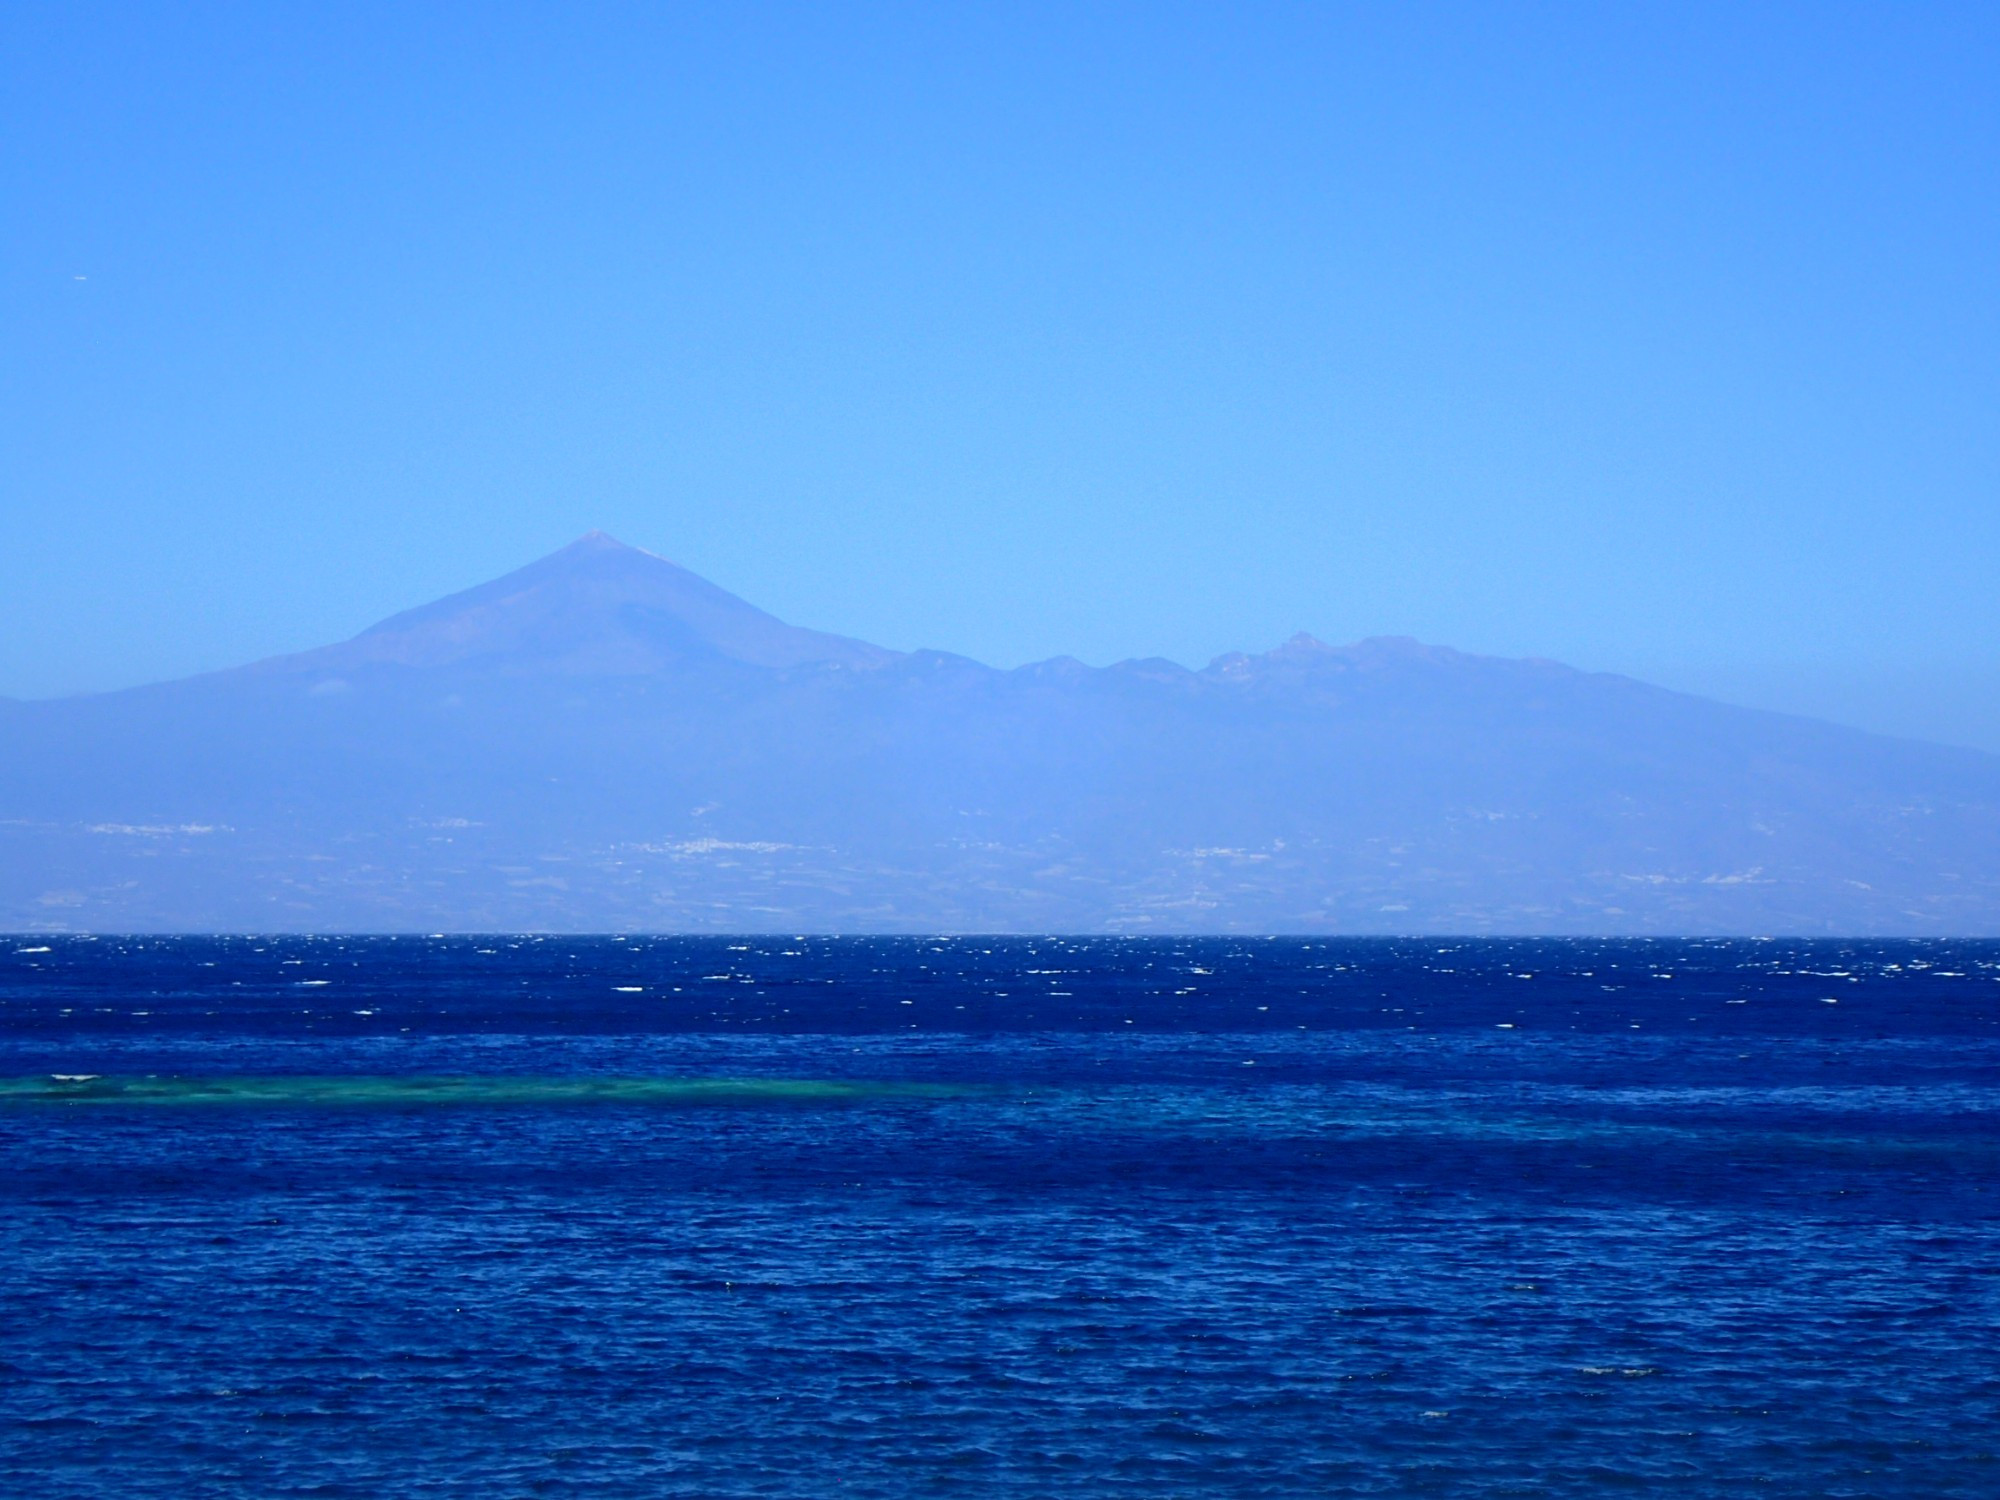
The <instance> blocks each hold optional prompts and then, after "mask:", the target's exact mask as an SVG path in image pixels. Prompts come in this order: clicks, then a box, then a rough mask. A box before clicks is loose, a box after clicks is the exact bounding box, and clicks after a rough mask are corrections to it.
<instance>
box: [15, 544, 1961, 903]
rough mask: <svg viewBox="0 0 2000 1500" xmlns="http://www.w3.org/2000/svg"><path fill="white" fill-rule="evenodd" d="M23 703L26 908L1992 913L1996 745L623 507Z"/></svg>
mask: <svg viewBox="0 0 2000 1500" xmlns="http://www.w3.org/2000/svg"><path fill="white" fill-rule="evenodd" d="M0 707H4V708H5V720H6V723H5V733H4V734H0V928H4V927H13V928H16V929H19V930H51V929H55V928H75V927H79V926H84V927H91V928H94V929H97V930H111V929H122V930H133V931H141V930H222V929H232V928H233V929H253V930H254V929H262V930H269V929H271V928H273V927H290V928H297V929H301V930H349V931H353V930H417V929H422V930H441V929H448V928H457V929H474V928H484V929H500V930H550V929H567V930H641V929H644V930H705V931H713V930H743V931H750V930H801V931H804V930H825V931H947V930H949V931H969V930H987V931H1050V930H1068V931H1289V932H1314V931H1322V932H1365V931H1383V932H1389V931H1438V932H1443V931H1456V932H1498V931H1508V932H1524V933H1526V932H1605V933H1630V932H1661V933H1666V932H1675V933H1689V932H1731V933H1753V932H1798V933H1829V932H1849V933H1869V932H1885V933H1886V932H1902V933H1922V932H1939V933H1947V932H1948V933H1953V934H1958V935H1967V934H1973V935H1976V934H1979V933H1987V932H1992V933H1996V934H2000V757H1994V756H1989V755H1985V754H1983V753H1982V752H1978V751H1971V750H1959V749H1956V748H1953V747H1943V746H1930V745H1926V744H1923V743H1922V742H1917V741H1905V740H1895V739H1890V738H1887V737H1883V736H1874V735H1868V734H1865V733H1864V732H1862V731H1859V730H1850V729H1845V728H1842V727H1840V726H1837V725H1829V724H1823V723H1820V722H1818V721H1814V720H1809V719H1800V718H1795V717H1792V716H1787V715H1780V714H1772V713H1766V712H1764V711H1760V710H1753V709H1743V708H1735V707H1731V706H1728V705H1722V704H1715V703H1711V702H1709V701H1707V700H1705V699H1701V698H1697V697H1693V696H1691V695H1687V694H1679V693H1674V692H1672V691H1670V690H1668V689H1664V688H1658V687H1654V686H1652V685H1650V684H1646V683H1643V682H1640V681H1638V680H1636V679H1632V678H1628V677H1621V676H1617V675H1615V674H1608V673H1587V672H1581V671H1578V670H1577V669H1574V668H1571V667H1567V666H1564V665H1562V664H1560V663H1555V662H1549V661H1546V660H1537V659H1512V658H1500V657H1485V656H1477V655H1472V654H1469V653H1465V652H1459V651H1456V650H1453V649H1451V648H1449V647H1441V646H1432V645H1427V644H1425V643H1422V642H1418V641H1414V640H1411V639H1409V638H1406V637H1375V638H1370V639H1367V640H1363V641H1359V642H1355V643H1352V644H1350V645H1347V646H1331V645H1328V644H1326V643H1325V642H1322V641H1319V640H1317V639H1315V638H1313V637H1311V636H1309V635H1306V634H1304V633H1299V634H1297V635H1294V636H1292V637H1291V638H1290V639H1288V640H1286V641H1284V642H1282V643H1280V644H1279V645H1277V646H1275V647H1273V648H1271V649H1270V650H1268V651H1264V652H1260V653H1254V654H1252V653H1245V652H1229V653H1224V654H1223V655H1221V656H1218V657H1216V658H1215V659H1214V660H1213V661H1211V662H1210V663H1209V664H1208V665H1207V666H1205V667H1202V668H1190V667H1186V666H1183V665H1181V664H1179V663H1174V662H1169V661H1165V660H1162V659H1158V658H1137V659H1133V660H1129V661H1124V662H1117V663H1113V664H1111V665H1109V666H1105V667H1092V666H1088V665H1086V664H1084V663H1082V662H1080V661H1077V660H1075V659H1074V658H1064V657H1056V658H1050V659H1049V660H1047V661H1044V662H1036V663H1028V664H1026V665H1024V666H1021V667H1015V668H1012V669H1001V668H996V667H990V666H986V665H984V664H982V663H979V662H976V661H973V660H971V659H969V658H965V657H961V656H955V655H953V654H951V653H947V652H938V651H921V650H920V651H908V652H898V651H890V650H887V649H885V648H881V647H877V646H873V645H870V644H869V643H867V642H863V641H856V640H853V639H851V638H848V637H844V636H839V635H833V634H829V633H825V632H818V631H810V630H804V629H801V628H800V627H796V626H792V625H789V624H787V623H786V622H784V621H782V620H780V619H778V618H777V617H775V616H773V615H770V614H768V613H767V612H765V611H763V610H761V609H759V608H757V607H756V606H755V605H752V604H750V603H748V602H747V601H745V600H742V599H740V598H738V597H737V596H735V595H733V594H730V593H728V592H727V591H726V590H723V589H720V588H718V587H717V586H715V585H714V584H711V583H709V582H708V581H706V580H704V579H701V578H700V577H698V576H697V575H695V574H693V573H691V572H689V571H688V570H686V569H683V568H680V567H679V566H678V565H676V564H674V563H672V562H669V561H668V560H666V559H664V558H660V557H656V556H654V555H652V554H650V553H645V552H642V551H640V550H639V549H636V548H630V547H627V546H625V545H624V544H623V543H619V542H617V541H616V540H615V539H613V538H610V537H608V536H605V535H603V534H602V533H593V534H591V535H589V536H586V537H583V538H580V539H579V540H578V541H577V542H575V543H572V544H571V545H570V546H569V547H566V548H563V549H561V550H560V551H558V552H556V553H553V554H551V555H550V556H548V557H545V558H542V559H538V560H537V561H535V562H532V563H530V564H528V565H527V566H525V567H523V568H520V569H516V570H514V571H513V572H511V573H509V574H506V575H504V576H502V577H501V578H497V579H494V580H491V581H490V582H488V583H485V584H481V585H478V586H476V587H474V588H471V589H466V590H462V591H459V592H458V593H455V594H452V595H448V596H446V597H444V598H442V599H439V600H436V601H433V602H432V603H430V604H427V605H422V606H419V607H417V608H415V609H412V610H406V611H402V612H400V613H398V614H396V615H392V616H390V617H388V618H387V619H385V620H383V621H380V622H378V623H377V624H375V625H372V626H370V627H369V628H368V629H366V630H364V631H362V632H360V633H359V634H357V635H355V636H353V637H351V638H349V639H348V640H346V641H343V642H338V643H335V644H333V645H331V646H327V647H321V648H317V649H315V650H311V651H305V652H299V653H294V654H291V655H288V656H280V657H273V658H267V659H265V660H263V661H260V662H254V663H250V664H248V665H246V666H243V667H237V668H231V669H226V670H224V671H221V672H215V673H209V674H204V675H202V676H200V677H196V678H188V679H181V680H179V681H177V682H170V683H162V684H154V685H151V686H149V687H145V688H133V689H125V690H121V691H120V692H116V693H109V694H96V695H87V696H80V697H76V698H68V699H53V700H39V701H34V702H27V703H20V702H15V703H8V704H4V705H0Z"/></svg>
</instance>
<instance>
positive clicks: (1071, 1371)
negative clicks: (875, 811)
mask: <svg viewBox="0 0 2000 1500" xmlns="http://www.w3.org/2000/svg"><path fill="white" fill-rule="evenodd" d="M0 1142H4V1166H5V1170H4V1175H0V1493H4V1494H7V1495H19V1496H33V1497H36V1500H59V1497H71V1496H74V1497H84V1496H88V1497H91V1500H102V1497H107V1496H116V1497H125V1500H132V1497H138V1500H151V1497H161V1500H165V1497H174V1500H196V1497H207V1496H230V1497H235V1496H253V1497H276V1496H325V1497H333V1496H354V1497H370V1500H373V1497H385V1496H441V1497H442V1496H451V1497H461V1496H463V1497H479V1500H504V1497H510V1496H531V1495H548V1496H568V1495H576V1496H605V1497H612V1496H620V1497H622V1496H689V1497H694V1496H701V1497H734V1496H744V1497H748V1496H781V1497H815V1500H818V1497H829V1496H874V1497H884V1500H888V1497H898V1500H900V1497H906V1496H907V1497H914V1496H920V1495H921V1496H934V1495H946V1496H949V1495H964V1496H968V1497H972V1496H995V1497H998V1496H1007V1497H1015V1496H1021V1497H1029V1496H1032V1497H1044V1496H1047V1497H1086V1496H1088V1497H1098V1496H1124V1495H1130V1496H1146V1497H1164V1496H1189V1497H1196V1496H1274V1497H1275V1496H1285V1497H1292V1496H1300V1497H1304V1496H1313V1497H1323V1496H1378V1495H1379V1496H1389V1495H1397V1496H1400V1495H1439V1496H1535V1497H1551V1496H1556V1497H1560V1496H1584V1495H1591V1496H1596V1495H1611V1494H1616V1495H1636V1494H1643V1495H1649V1496H1650V1495H1656V1494H1664V1495H1678V1496H1689V1497H1697V1496H1698V1497H1718V1500H1720V1497H1729V1500H1740V1497H1744V1496H1812V1497H1832V1496H1912V1497H1916V1496H1922V1497H1932V1500H1941V1497H1954V1496H1965V1497H1982V1500H1991V1497H1996V1496H2000V944H1994V943H1954V942H1907V943H1899V942H1870V943H1815V942H1797V941H1764V942H1487V941H1479V942H1469V941H1446V940H1435V939H1433V940H1415V939H1410V940H1395V941H1348V942H1307V941H1287V940H1270V941H1247V940H1221V939H1218V940H1203V941H1166V940H1159V941H1122V940H1110V939H1076V940H1061V939H1042V940H1025V939H1004V940H1003V939H976V938H974V939H952V940H893V941H891V940H831V939H824V938H811V939H808V938H801V939H796V940H774V939H766V938H756V939H734V940H728V939H715V940H707V939H702V940H690V939H653V938H648V939H629V940H618V939H608V938H607V939H595V938H593V939H576V938H432V939H423V938H402V939H388V938H377V939H355V938H320V939H306V938H231V939H109V938H105V939H97V940H89V939H82V938H68V937H61V938H58V937H46V938H32V937H31V938H14V939H9V940H5V941H0Z"/></svg>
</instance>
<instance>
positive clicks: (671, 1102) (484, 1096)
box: [0, 1073, 970, 1108]
mask: <svg viewBox="0 0 2000 1500" xmlns="http://www.w3.org/2000/svg"><path fill="white" fill-rule="evenodd" d="M968 1092H970V1091H969V1090H967V1089H965V1088H960V1087H952V1086H949V1085H943V1084H924V1083H876V1082H866V1081H862V1082H855V1081H846V1080H841V1081H835V1080H823V1079H812V1078H588V1077H586V1078H576V1077H567V1078H551V1077H533V1076H529V1077H509V1076H505V1075H499V1076H485V1077H479V1076H474V1077H457V1078H400V1077H385V1076H381V1075H355V1074H318V1075H296V1076H288V1075H278V1076H266V1077H216V1078H171V1077H169V1078H158V1077H143V1078H118V1077H109V1076H104V1075H99V1074H92V1073H52V1074H43V1075H41V1076H39V1077H29V1078H6V1079H0V1106H4V1105H56V1106H89V1105H161V1106H173V1105H228V1106H237V1107H245V1108H301V1107H311V1108H317V1107H322V1106H360V1107H380V1106H393V1107H401V1106H416V1105H457V1106H478V1107H482V1108H492V1107H498V1106H508V1105H554V1104H568V1105H653V1106H666V1107H679V1108H691V1107H702V1106H739V1107H740V1106H758V1105H766V1106H779V1105H785V1106H798V1105H806V1106H812V1105H819V1106H829V1105H854V1104H872V1103H887V1102H912V1101H925V1100H938V1099H946V1098H953V1097H957V1096H960V1095H963V1094H966V1093H968Z"/></svg>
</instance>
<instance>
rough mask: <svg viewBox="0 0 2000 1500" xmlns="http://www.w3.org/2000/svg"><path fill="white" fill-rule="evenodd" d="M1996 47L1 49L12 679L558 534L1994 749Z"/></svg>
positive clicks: (853, 588) (1608, 32)
mask: <svg viewBox="0 0 2000 1500" xmlns="http://www.w3.org/2000/svg"><path fill="white" fill-rule="evenodd" d="M1996 166H2000V6H1995V5H1993V4H1991V3H1990V0H1989V3H1982V4H1976V5H1965V6H1953V5H1948V4H1923V5H1907V4H1901V3H1897V4H1882V5H1878V6H1842V5H1835V4H1805V5H1798V6H1766V5H1756V4H1742V3H1730V4H1717V5H1701V4H1692V3H1683V4H1674V5H1659V6H1649V5H1640V4H1626V3H1605V4H1601V5H1581V4H1578V5H1535V4H1505V5H1501V4H1492V3H1482V4H1476V5H1462V6H1460V5H1435V4H1410V5H1404V4H1397V5H1390V4H1382V5H1365V6H1317V5H1316V6H1257V5H1243V4H1228V5H1223V4H1215V5H1208V6H1189V5H1172V4H1162V3H1147V4H1134V5H1130V6H1102V5H1087V4H1071V3H1065V4H1060V5H1052V6H1048V7H1036V6H1032V5H1028V4H1022V3H1010V4H1004V5H995V6H990V7H981V6H973V5H948V6H947V5H936V4H921V5H910V6H877V5H839V4H833V5H825V4H822V5H807V6H799V7H796V8H794V7H781V6H757V5H714V6H705V7H673V6H665V5H652V4H648V5H633V6H623V5H612V4H575V3H563V4H547V5H508V4H478V5H463V6H459V5H448V4H427V3H416V4H410V3H396V4H384V5H363V4H341V5H332V6H328V5H308V4H297V5H283V4H273V3H259V4H246V5H203V4H187V5H180V4H176V5H159V4H152V3H147V4H134V5H101V4H91V3H64V4H41V3H34V0H16V3H13V4H10V5H8V6H6V7H4V9H0V543H4V545H0V693H7V694H13V695H17V696H43V695H51V694H56V693H63V692H70V691H78V690H85V689H96V688H103V687H109V686H117V685H122V684H127V683H133V682H139V681H145V680H149V679H157V678H161V677H167V676H174V675H179V674H182V673H186V672H191V671H196V670H200V669H205V668H211V667H217V666H223V665H228V664H232V663H235V662H238V661H242V660H247V659H250V658H253V657H256V656H261V655H265V654H269V653H272V652H276V651H281V650H290V649H296V648H301V647H305V646H309V645H315V644H319V643H322V642H325V641H328V640H332V639H335V638H338V637H342V636H345V635H348V634H351V633H353V632H354V631H355V630H357V629H359V628H361V627H362V626H364V625H366V624H368V623H369V622H371V621H372V620H374V619H376V618H378V617H380V616H382V615H385V614H388V613H390V612H392V611H394V610H396V609H399V608H402V607H404V606H407V605H410V604H413V603H417V602H420V601H422V600H425V599H427V598H430V597H432V596H435V595H438V594H442V593H445V592H447V591H449V590H452V589H456V588H460V587H464V586H466V585H469V584H471V583H474V582H477V581H480V580H482V579H484V578H486V577H489V576H491V575H494V574H497V573H499V572H502V571H504V570H506V569H508V568H510V567H513V566H516V565H518V564H520V563H522V562H525V561H527V560H529V559H531V558H533V557H535V556H536V555H538V554H540V553H542V552H545V551H548V550H550V549H552V548H554V547H556V546H558V545H560V544H562V543H563V542H565V541H568V540H569V539H570V538H572V537H573V536H575V535H576V534H578V533H580V532H583V531H585V530H588V529H590V528H592V527H603V528H605V529H607V530H609V531H612V532H613V533H615V534H617V535H619V536H621V537H623V538H624V539H626V540H628V541H631V542H633V543H635V544H638V545H641V546H645V547H648V548H651V549H652V550H655V551H658V552H661V553H664V554H666V555H667V556H670V557H672V558H674V559H675V560H677V561H679V562H682V563H684V564H686V565H687V566H689V567H692V568H694V569H696V570H697V571H699V572H701V573H703V574H705V575H707V576H709V577H711V578H713V579H715V580H716V581H717V582H719V583H721V584H723V585H724V586H726V587H728V588H731V589H734V590H736V591H737V592H739V593H741V594H744V595H745V596H747V597H749V598H750V599H752V600H754V601H756V602H757V603H759V604H762V605H764V606H765V607H767V608H769V609H771V610H773V611H774V612H776V613H778V614H781V615H783V616H785V617H787V618H789V619H792V620H796V621H798V622H800V623H803V624H808V625H814V626H818V627H822V628H827V629H835V630H840V631H844V632H847V633H850V634H855V635H860V636H865V637H868V638H870V639H872V640H877V641H880V642H882V643H884V644H887V645H892V646H902V647H909V646H919V645H928V646H935V647H940V648H944V649H949V650H954V651H960V652H964V653H966V654H968V655H971V656H976V657H979V658H981V659H984V660H987V661H992V662H995V663H998V664H1002V665H1012V664H1016V663H1019V662H1023V661H1027V660H1031V659H1035V658H1038V657H1044V656H1049V655H1053V654H1056V653H1061V652H1067V653H1072V654H1075V655H1078V656H1081V657H1083V658H1084V659H1085V660H1088V661H1092V662H1106V661H1110V660H1113V659H1116V658H1118V657H1122V656H1130V655H1154V654H1158V655H1166V656H1171V657H1175V658H1177V659H1180V660H1183V661H1186V662H1189V663H1193V664H1199V663H1201V662H1204V661H1206V660H1207V659H1208V658H1209V657H1211V656H1213V655H1214V654H1216V653H1218V652H1221V651H1224V650H1230V649H1235V648H1252V649H1255V648H1261V647H1264V646H1268V645H1271V644H1273V643H1275V642H1276V641H1278V640H1279V639H1281V638H1282V637H1284V636H1286V635H1288V634H1290V633H1291V632H1292V631H1294V630H1300V629H1304V630H1310V631H1312V632H1313V633H1315V634H1317V635H1320V636H1323V637H1326V638H1328V639H1331V640H1343V639H1351V638H1354V637H1358V636H1362V635H1371V634H1412V635H1417V636H1421V637H1424V638H1426V639H1428V640H1433V641H1440V642H1445V643H1448V644H1452V645H1456V646H1460V647H1462V648H1465V649H1469V650H1478V651H1490V652H1499V653H1506V654H1522V655H1540V656H1552V657H1557V658H1560V659H1563V660H1567V661H1571V662H1574V663H1577V664H1579V665H1583V666H1589V667H1594V668H1605V669H1612V670H1619V671H1626V672H1630V673H1633V674H1636V675H1640V676H1644V677H1649V678H1652V679H1654V680H1658V681H1664V682H1667V683H1670V684H1672V685H1676V686H1684V687H1690V688H1695V689H1699V690H1704V691H1711V692H1715V693H1717V694H1719V695H1722V696H1728V697H1732V698H1734V699H1737V700H1738V701H1746V702H1755V703H1760V704H1768V705H1772V706H1783V707H1791V708H1797V709H1802V710H1807V711H1813V712H1819V713H1823V714H1826V715H1828V716H1831V717H1837V718H1842V719H1845V720H1848V721H1850V722H1855V723H1861V724H1865V725H1868V726H1871V727H1878V728H1884V729H1888V730H1892V731H1897V732H1905V733H1914V734H1924V735H1930V736H1934V737H1939V738H1949V739H1956V740H1959V741H1961V742H1965V743H1976V744H1981V745H1985V746H1988V747H1990V748H1996V749H2000V212H1996V192H2000V174H1997V173H1996Z"/></svg>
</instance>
